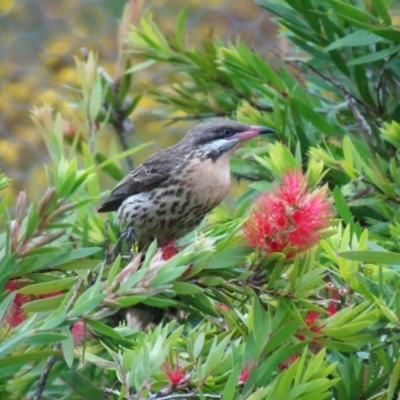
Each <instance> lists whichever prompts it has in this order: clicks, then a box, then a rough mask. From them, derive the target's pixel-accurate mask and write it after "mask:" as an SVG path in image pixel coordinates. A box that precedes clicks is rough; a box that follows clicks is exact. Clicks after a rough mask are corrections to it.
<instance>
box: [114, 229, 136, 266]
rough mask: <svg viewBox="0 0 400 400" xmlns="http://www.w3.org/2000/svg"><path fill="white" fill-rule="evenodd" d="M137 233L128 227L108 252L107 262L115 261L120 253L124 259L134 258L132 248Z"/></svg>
mask: <svg viewBox="0 0 400 400" xmlns="http://www.w3.org/2000/svg"><path fill="white" fill-rule="evenodd" d="M136 241H137V239H136V235H135V231H134V229H133V228H127V229H126V230H125V231H123V232H122V233H121V234H120V235H119V236H118V239H117V241H116V242H115V243H114V245H113V246H112V247H111V249H110V250H109V251H108V252H107V261H108V262H107V264H110V263H112V262H114V260H115V259H116V258H117V256H118V255H119V254H121V257H122V258H123V259H128V260H130V259H131V258H132V254H133V252H132V249H133V246H134V244H135V243H136Z"/></svg>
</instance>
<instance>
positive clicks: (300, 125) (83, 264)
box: [0, 0, 400, 400]
mask: <svg viewBox="0 0 400 400" xmlns="http://www.w3.org/2000/svg"><path fill="white" fill-rule="evenodd" d="M258 3H259V5H260V7H262V8H264V9H267V10H269V11H270V12H271V13H272V14H273V15H275V17H276V22H277V23H278V24H279V25H280V27H281V35H282V37H283V39H282V40H285V41H286V40H287V41H290V43H291V46H292V47H291V48H290V51H289V54H281V55H280V60H279V62H277V65H278V66H277V67H272V66H271V65H270V64H269V63H268V62H267V61H266V60H264V59H263V57H261V56H260V55H259V54H257V53H255V52H254V51H253V50H251V49H250V48H249V46H247V45H246V44H245V43H243V42H241V41H239V40H238V41H236V42H234V43H229V44H224V43H221V41H220V40H219V39H217V38H213V37H209V38H205V39H204V42H203V47H202V49H198V48H191V47H190V44H189V45H188V44H187V42H188V41H189V42H190V40H187V39H188V38H186V36H185V28H184V21H185V12H183V13H182V14H181V16H180V17H179V20H177V23H176V25H177V27H176V34H175V35H174V36H173V37H168V38H167V37H165V36H164V35H163V34H162V32H161V31H160V30H159V29H158V27H157V25H156V24H155V23H154V22H153V20H152V17H151V15H147V16H144V17H143V18H142V19H141V21H140V22H139V23H138V25H137V26H134V27H131V28H130V30H129V34H128V35H127V38H128V43H127V45H126V46H127V50H128V54H125V55H124V57H123V59H124V60H126V66H125V73H124V74H121V78H120V79H118V80H116V81H113V80H112V79H111V78H110V77H108V76H107V75H106V74H105V73H104V71H102V70H101V68H99V66H98V63H97V60H96V57H95V56H94V55H93V54H91V53H90V54H88V55H87V57H86V59H85V60H84V61H77V62H76V70H77V75H78V77H79V79H80V82H81V87H80V88H79V96H78V98H77V99H76V101H75V102H74V103H73V105H74V106H75V107H76V110H77V113H79V115H78V116H77V118H76V121H72V122H71V121H68V123H67V122H66V121H63V117H62V116H61V115H54V113H53V112H52V110H51V108H50V107H41V108H35V109H34V111H33V119H34V121H35V124H36V126H37V129H38V131H39V132H40V133H41V134H42V136H43V138H44V140H45V142H46V143H47V145H48V150H49V154H50V155H51V157H52V161H51V162H50V163H49V164H48V165H47V166H46V171H47V176H48V190H47V192H46V193H45V194H44V195H43V196H42V197H41V198H40V199H27V197H26V195H25V194H24V193H21V194H20V195H19V197H18V200H17V204H12V205H11V204H7V200H2V201H1V202H0V215H3V218H4V222H5V226H6V229H5V231H4V232H3V233H2V234H1V235H0V287H1V289H3V290H2V291H1V296H0V321H2V322H1V330H0V336H1V342H0V388H1V389H0V398H4V399H21V398H31V397H32V396H33V397H32V398H34V399H39V398H43V399H45V398H46V399H54V398H57V399H92V398H115V399H117V398H120V399H123V398H126V399H142V398H143V399H146V398H148V399H156V398H157V399H177V398H210V399H224V400H229V399H252V400H254V399H271V400H272V399H293V400H294V399H302V400H306V399H313V400H314V399H315V400H317V399H335V400H354V399H393V398H397V397H398V396H399V378H400V353H399V344H398V338H399V333H400V331H399V326H400V320H399V318H400V297H399V294H398V290H397V289H398V287H399V283H400V278H399V268H400V245H399V240H398V237H399V234H400V214H399V212H398V207H399V203H400V159H399V153H398V151H397V150H398V148H399V146H400V124H399V122H398V121H399V120H400V103H399V100H398V99H399V97H400V93H399V92H400V61H399V60H400V58H399V56H398V54H399V50H400V31H399V30H398V29H396V27H395V26H393V23H392V20H391V17H390V14H389V9H390V4H389V2H388V1H387V0H350V1H348V0H347V1H344V0H343V1H342V0H258ZM260 10H261V9H260ZM124 21H125V23H126V18H125V20H124ZM122 47H123V46H121V48H122ZM131 53H134V54H135V56H136V57H141V58H143V63H137V64H135V65H134V66H133V67H132V66H131V62H130V60H129V58H130V57H129V55H130V54H131ZM160 65H161V66H162V68H160V69H159V71H162V73H163V75H162V76H163V78H162V79H163V80H164V83H165V84H163V83H158V85H157V86H156V87H155V86H150V87H148V88H147V89H148V91H149V92H150V93H152V95H153V96H154V98H155V99H156V100H157V101H158V102H159V103H160V109H161V110H162V112H164V113H166V114H168V115H170V116H173V117H174V118H177V119H178V118H181V117H182V115H185V116H190V117H193V118H208V117H210V116H214V115H219V116H221V115H225V116H227V117H231V118H236V119H238V120H241V121H244V122H249V123H251V124H259V125H266V126H271V127H273V128H274V129H275V130H276V131H277V135H276V136H275V138H274V139H273V140H272V141H270V142H263V144H262V145H260V143H256V142H253V143H251V144H249V145H248V147H246V148H244V149H242V150H241V151H239V152H238V153H237V157H236V158H235V159H234V160H233V162H232V172H233V174H234V175H235V176H237V177H247V178H248V179H249V184H248V188H249V190H248V191H247V192H246V193H245V194H244V195H243V196H241V197H240V198H239V199H238V200H237V203H236V207H235V208H234V209H233V210H231V212H230V213H228V212H226V209H224V208H222V207H220V208H218V209H216V210H214V211H213V213H212V215H211V218H209V220H208V222H207V221H206V222H205V223H204V224H203V225H202V226H201V227H199V229H198V230H197V231H196V232H195V233H193V234H190V235H188V236H187V237H185V238H183V239H181V240H179V241H178V242H177V243H176V247H177V249H178V250H179V251H176V250H175V245H174V246H170V247H169V248H164V249H158V248H157V243H153V244H152V246H151V247H150V248H149V249H148V251H147V253H146V255H145V257H144V258H142V257H141V256H140V255H136V254H135V248H133V249H132V250H133V252H132V254H131V252H130V250H131V249H130V248H129V247H128V248H125V249H124V250H123V252H122V253H121V254H118V253H117V252H116V251H115V246H114V244H115V243H116V241H117V237H118V230H117V227H115V226H113V224H112V220H113V216H112V215H111V214H110V215H109V220H110V223H106V224H105V221H104V218H103V217H102V216H100V215H99V214H97V213H96V206H98V204H99V202H100V201H99V199H100V197H101V196H102V190H101V188H100V179H101V178H102V177H104V176H108V177H111V178H112V179H114V180H119V179H121V178H122V177H123V176H124V172H123V171H122V170H121V167H120V165H119V161H120V160H122V159H123V158H125V157H127V156H131V155H132V154H134V153H135V152H137V151H139V150H140V149H141V148H142V146H140V147H136V148H134V149H131V150H125V151H123V152H120V153H119V154H110V153H107V154H105V153H102V152H100V150H99V148H98V141H99V137H100V136H101V133H102V130H103V129H104V127H105V126H107V125H109V124H111V125H113V126H114V127H115V129H116V132H117V133H118V134H119V135H120V137H123V134H124V129H125V128H126V126H127V125H129V122H130V119H129V117H130V116H131V114H132V112H133V111H134V110H135V108H136V107H137V105H138V104H140V96H134V95H132V90H131V78H132V76H133V75H135V74H136V73H137V71H139V70H140V69H143V68H152V67H153V66H155V67H158V68H159V67H160ZM161 105H164V106H161ZM9 184H11V183H10V182H9V181H8V180H7V178H6V177H4V176H0V189H1V188H3V187H5V186H7V185H9ZM277 185H278V186H277ZM102 189H104V188H103V187H102ZM259 194H261V196H260V197H257V195H259ZM291 194H293V196H291ZM327 196H331V199H332V201H331V203H329V202H328V201H327ZM8 207H9V210H10V211H8ZM293 210H295V211H293ZM334 214H335V215H336V217H337V218H336V219H332V217H333V215H334ZM318 216H320V219H318ZM278 217H279V218H278ZM243 224H245V225H244V229H243ZM280 228H282V229H280ZM283 228H284V229H283ZM271 232H272V233H271ZM272 234H273V235H274V238H275V239H277V240H275V241H274V242H272V240H271V235H272ZM279 235H286V236H284V237H283V236H279ZM263 238H264V239H265V240H264V241H263ZM282 238H283V239H282ZM278 239H279V240H278ZM127 254H128V256H127ZM138 303H145V304H148V305H152V306H156V307H160V308H167V307H175V308H178V309H180V310H182V311H184V312H185V314H186V317H187V318H185V319H182V320H178V321H176V320H171V321H169V320H168V319H166V320H165V321H164V322H163V324H161V325H159V326H157V327H155V328H154V329H153V330H150V331H149V332H138V331H133V330H130V329H128V328H127V327H126V326H125V325H124V324H123V322H120V323H119V324H118V321H119V320H120V318H119V317H118V315H119V313H120V310H123V309H124V308H126V307H128V306H131V305H134V304H138ZM116 321H117V323H116Z"/></svg>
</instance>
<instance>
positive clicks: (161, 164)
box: [97, 149, 179, 212]
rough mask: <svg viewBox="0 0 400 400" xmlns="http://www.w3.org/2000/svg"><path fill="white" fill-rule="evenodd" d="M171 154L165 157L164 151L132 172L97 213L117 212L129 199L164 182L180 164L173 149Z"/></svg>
mask: <svg viewBox="0 0 400 400" xmlns="http://www.w3.org/2000/svg"><path fill="white" fill-rule="evenodd" d="M169 153H170V154H169V155H170V156H172V157H168V153H167V157H165V150H162V151H160V152H158V153H156V154H154V155H153V156H151V157H150V158H149V159H148V160H147V161H145V162H144V163H143V164H142V165H140V166H139V167H137V168H135V169H134V170H133V171H131V172H130V173H129V174H128V175H127V176H126V177H125V178H124V179H122V181H121V182H119V183H118V185H117V186H116V187H115V188H114V190H113V191H112V192H111V194H110V196H109V197H108V199H106V201H105V202H104V203H103V204H102V205H101V206H100V208H99V209H98V210H97V211H98V212H107V211H116V210H118V208H119V207H120V205H121V204H122V202H123V201H124V200H125V199H126V198H127V197H129V196H132V195H134V194H137V193H141V192H147V191H149V190H151V189H153V188H155V187H157V186H158V185H160V184H161V183H162V182H164V181H165V180H166V179H167V178H168V177H169V176H170V173H171V171H172V169H173V168H175V167H176V166H177V165H178V163H179V159H178V158H177V157H174V154H173V153H174V152H173V151H171V149H170V151H169ZM171 153H172V154H171Z"/></svg>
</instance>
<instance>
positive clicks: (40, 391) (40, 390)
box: [32, 279, 82, 400]
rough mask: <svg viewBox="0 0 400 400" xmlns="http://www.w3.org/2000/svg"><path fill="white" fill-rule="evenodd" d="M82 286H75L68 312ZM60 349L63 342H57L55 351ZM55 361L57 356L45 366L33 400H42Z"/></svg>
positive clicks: (79, 282) (78, 283)
mask: <svg viewBox="0 0 400 400" xmlns="http://www.w3.org/2000/svg"><path fill="white" fill-rule="evenodd" d="M81 285H82V280H81V279H80V280H79V281H78V282H77V283H76V284H75V288H74V291H73V293H72V296H71V298H70V299H69V301H68V304H67V310H68V309H69V308H70V307H71V305H72V303H73V302H74V301H75V298H76V296H77V294H78V291H79V289H80V287H81ZM60 348H61V342H57V343H56V344H55V345H54V347H53V350H59V349H60ZM55 361H56V355H53V356H50V357H49V358H48V359H47V362H46V365H45V366H44V368H43V371H42V373H41V374H40V377H39V381H38V384H37V387H36V392H35V394H34V395H33V397H32V400H40V399H41V397H42V394H43V391H44V389H45V387H46V382H47V378H48V377H49V374H50V371H51V369H52V368H53V365H54V363H55Z"/></svg>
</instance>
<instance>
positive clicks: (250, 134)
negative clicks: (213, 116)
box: [232, 125, 275, 140]
mask: <svg viewBox="0 0 400 400" xmlns="http://www.w3.org/2000/svg"><path fill="white" fill-rule="evenodd" d="M269 133H275V131H274V130H273V129H271V128H268V127H266V126H257V125H252V126H250V129H247V130H245V131H242V132H237V133H235V134H234V135H233V136H232V139H239V140H249V139H252V138H254V137H256V136H258V135H267V134H269Z"/></svg>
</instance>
